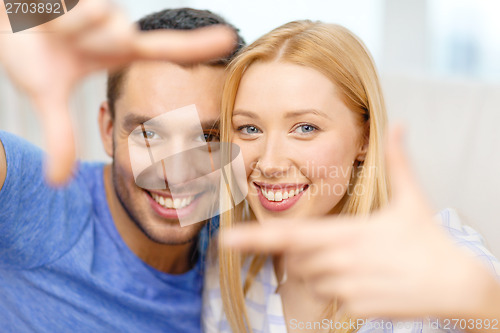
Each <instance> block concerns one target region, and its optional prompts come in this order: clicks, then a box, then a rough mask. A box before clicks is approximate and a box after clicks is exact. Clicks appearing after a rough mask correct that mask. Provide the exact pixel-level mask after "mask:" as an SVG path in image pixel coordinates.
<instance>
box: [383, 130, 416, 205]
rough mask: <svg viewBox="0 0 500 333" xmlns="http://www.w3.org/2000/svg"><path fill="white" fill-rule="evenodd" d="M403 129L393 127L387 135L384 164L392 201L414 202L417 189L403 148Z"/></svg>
mask: <svg viewBox="0 0 500 333" xmlns="http://www.w3.org/2000/svg"><path fill="white" fill-rule="evenodd" d="M403 136H404V128H403V126H402V125H401V124H398V125H395V126H394V127H393V128H392V129H391V130H390V131H389V133H388V135H387V142H386V151H385V157H386V163H387V168H388V172H389V177H390V181H391V186H392V196H393V200H394V201H400V200H403V199H409V200H415V199H416V198H417V197H419V195H420V193H419V189H418V185H417V182H416V180H415V176H414V174H413V171H412V169H411V166H410V162H409V160H408V157H407V156H406V153H405V150H404V147H403Z"/></svg>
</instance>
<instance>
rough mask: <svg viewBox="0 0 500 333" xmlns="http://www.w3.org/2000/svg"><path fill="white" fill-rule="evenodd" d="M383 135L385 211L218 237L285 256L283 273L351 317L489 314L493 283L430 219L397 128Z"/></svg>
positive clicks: (237, 245) (255, 227)
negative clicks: (389, 189)
mask: <svg viewBox="0 0 500 333" xmlns="http://www.w3.org/2000/svg"><path fill="white" fill-rule="evenodd" d="M391 134H392V135H391V137H390V139H389V142H388V146H387V151H386V156H387V163H388V167H389V172H390V176H391V180H392V185H393V199H392V201H391V203H390V205H389V206H388V207H386V208H385V209H383V210H381V211H379V212H377V213H374V214H373V215H371V216H369V217H366V218H360V217H337V218H335V217H331V218H326V219H323V220H317V221H310V220H309V221H296V222H295V223H293V222H290V221H281V222H278V221H272V223H271V222H269V223H265V226H264V227H261V226H258V225H255V224H254V225H253V226H246V227H240V228H235V229H234V230H233V231H230V232H227V233H226V234H224V235H223V239H224V240H225V242H226V244H227V245H229V246H231V247H233V248H236V249H241V250H244V251H252V252H265V253H282V254H285V256H286V265H287V269H288V273H289V274H290V275H292V274H294V275H295V276H298V277H300V278H302V279H303V280H304V281H305V282H306V284H307V285H308V286H310V288H311V290H312V291H314V292H315V293H317V294H318V295H319V296H323V297H326V298H327V299H328V298H329V299H331V298H333V297H335V296H338V297H339V298H340V299H341V300H342V301H343V302H344V304H346V306H347V308H348V311H350V313H351V314H354V315H356V316H360V317H372V316H391V317H393V318H394V317H420V316H427V315H432V316H441V317H448V318H457V316H463V317H464V318H466V317H467V316H469V317H474V316H479V317H481V316H483V318H484V316H486V315H487V314H489V315H491V316H495V314H494V312H492V311H494V310H493V309H492V308H491V306H490V307H489V308H488V306H486V307H485V306H484V305H485V304H488V303H487V302H488V301H487V299H486V298H488V297H491V294H488V293H489V292H490V290H494V288H495V287H494V286H496V289H497V290H498V289H500V286H498V284H496V281H494V279H493V276H492V275H491V274H490V272H488V271H487V269H486V268H485V267H483V265H482V264H481V263H479V262H477V261H476V260H475V259H473V258H471V256H469V255H468V254H467V253H465V252H462V250H460V249H459V248H457V247H456V246H455V245H454V244H453V243H452V241H451V239H450V238H449V236H448V235H447V234H446V233H445V231H444V230H443V229H442V228H441V227H440V226H439V225H438V224H437V222H436V221H434V219H433V213H432V209H431V208H430V205H429V204H428V203H427V202H426V200H425V198H424V196H423V195H422V194H421V191H420V190H419V188H418V186H417V184H416V182H415V181H414V177H413V175H412V173H411V171H410V166H409V164H408V161H407V159H406V158H405V155H404V152H403V148H402V146H401V143H400V141H401V140H400V137H401V129H399V130H396V131H394V132H392V133H391ZM497 294H498V292H497ZM498 302H500V299H499V300H498ZM489 304H490V305H491V304H492V303H491V302H490V303H489ZM499 309H500V307H499ZM483 311H489V312H483ZM496 315H498V314H496ZM491 318H492V317H490V319H491ZM493 318H495V317H493Z"/></svg>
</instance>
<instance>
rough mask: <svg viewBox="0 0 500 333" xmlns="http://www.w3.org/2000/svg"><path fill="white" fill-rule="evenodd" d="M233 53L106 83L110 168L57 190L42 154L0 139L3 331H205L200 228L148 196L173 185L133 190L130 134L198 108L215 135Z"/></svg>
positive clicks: (194, 14) (136, 71) (192, 20)
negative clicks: (44, 169) (175, 112)
mask: <svg viewBox="0 0 500 333" xmlns="http://www.w3.org/2000/svg"><path fill="white" fill-rule="evenodd" d="M74 10H76V9H74ZM213 24H224V25H226V26H227V25H228V24H227V23H226V22H225V21H224V20H223V19H222V18H220V17H219V16H217V15H214V14H212V13H210V12H208V11H197V10H192V9H176V10H165V11H162V12H159V13H156V14H153V15H150V16H148V17H145V18H144V19H142V20H141V21H140V22H139V25H140V27H141V29H142V30H151V29H153V30H158V29H194V28H199V27H204V26H207V25H213ZM231 28H232V27H231ZM232 29H233V30H234V31H236V30H235V29H234V28H232ZM242 43H243V41H242V39H241V38H239V43H238V47H237V48H235V49H234V50H233V55H234V53H235V52H236V51H237V49H238V48H239V47H240V46H241V45H242ZM231 57H232V55H231V56H229V57H226V58H224V59H221V60H219V61H216V62H211V63H205V64H199V65H191V66H180V65H175V64H172V63H166V62H151V63H145V62H138V63H134V64H132V65H130V66H129V67H128V68H126V69H123V70H121V71H119V72H118V73H115V74H113V75H111V77H110V79H109V87H108V98H109V99H108V101H107V102H106V103H103V104H102V106H101V109H100V113H99V125H100V130H101V136H102V140H103V144H104V148H105V150H106V152H107V153H108V154H109V155H110V156H111V157H112V158H113V162H112V165H107V166H103V165H102V164H89V163H82V164H80V165H79V166H78V168H77V171H76V174H75V176H74V180H73V181H71V182H70V183H69V184H68V185H67V186H66V187H64V188H61V189H54V188H51V187H49V186H47V184H46V183H45V181H44V177H43V172H42V158H43V157H42V153H41V151H39V150H38V149H36V148H34V147H32V146H31V145H29V144H27V143H26V142H25V141H23V140H21V139H19V138H17V137H15V136H13V135H10V134H8V133H5V132H0V141H1V142H2V145H0V147H1V148H0V185H1V184H3V187H2V188H1V191H0V206H1V207H2V210H1V211H0V251H1V252H0V253H1V254H0V289H1V292H0V294H1V295H2V296H1V297H0V324H1V326H2V330H5V331H9V332H27V331H38V332H69V331H76V332H91V331H94V332H197V331H200V308H201V288H202V267H201V255H200V253H199V252H198V247H197V244H198V241H199V239H198V238H199V234H200V230H201V229H202V228H203V225H204V224H202V223H197V224H192V225H189V226H186V227H180V225H179V221H177V220H176V219H173V218H167V217H165V216H164V215H162V213H161V208H160V209H159V208H158V204H157V203H156V202H155V200H153V196H164V197H168V196H169V192H168V190H167V189H162V190H154V191H153V190H151V191H146V190H144V189H142V188H139V187H138V186H137V185H136V184H135V180H134V175H133V172H132V169H131V162H130V156H129V149H128V136H129V135H130V133H131V131H132V130H133V129H134V128H136V127H137V126H140V125H141V124H143V123H144V122H145V121H147V120H148V119H151V118H155V117H157V116H159V115H161V114H165V113H166V112H169V111H170V110H174V109H179V108H181V107H184V106H186V105H192V104H194V105H195V106H196V109H197V110H198V114H199V118H200V121H201V123H202V124H203V126H204V128H203V129H204V130H206V137H205V138H204V139H205V140H206V141H208V140H209V139H211V136H212V135H213V132H212V131H213V130H214V128H215V126H216V122H217V119H218V117H219V109H218V105H219V98H220V90H221V87H222V80H223V77H224V65H225V64H226V63H227V62H228V61H229V60H230V58H231ZM159 58H161V57H159ZM52 129H54V128H52ZM52 134H53V133H52ZM63 134H66V133H63ZM63 137H64V136H63ZM205 231H206V230H205Z"/></svg>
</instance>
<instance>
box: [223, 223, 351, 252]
mask: <svg viewBox="0 0 500 333" xmlns="http://www.w3.org/2000/svg"><path fill="white" fill-rule="evenodd" d="M335 220H338V221H335ZM356 221H357V220H356V219H349V220H345V219H344V218H339V217H329V218H326V219H322V220H319V221H307V223H300V224H276V223H275V224H266V225H265V226H262V225H259V224H257V223H253V224H252V225H244V226H243V225H242V226H236V227H234V228H233V229H231V230H228V231H225V232H223V236H222V237H221V240H222V242H223V244H224V245H226V246H228V247H231V248H234V249H238V250H241V251H247V252H258V253H283V252H289V253H300V252H309V251H311V250H314V249H317V248H320V247H323V246H335V245H341V244H344V243H345V242H349V241H350V240H351V239H352V237H353V236H355V235H356V234H357V233H358V231H359V227H360V226H359V225H358V223H356Z"/></svg>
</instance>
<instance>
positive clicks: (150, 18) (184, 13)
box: [107, 8, 245, 118]
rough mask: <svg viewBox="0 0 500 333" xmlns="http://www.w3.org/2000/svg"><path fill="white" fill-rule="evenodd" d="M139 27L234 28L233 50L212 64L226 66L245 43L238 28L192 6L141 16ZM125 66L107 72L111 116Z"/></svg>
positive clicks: (113, 113)
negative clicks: (214, 26)
mask: <svg viewBox="0 0 500 333" xmlns="http://www.w3.org/2000/svg"><path fill="white" fill-rule="evenodd" d="M137 23H138V25H139V29H140V30H142V31H147V30H161V29H176V30H191V29H196V28H202V27H206V26H209V25H213V24H223V25H225V26H228V27H230V28H231V29H233V30H234V32H235V34H236V36H237V44H236V46H235V48H234V50H233V52H232V53H231V54H230V55H228V56H227V57H225V58H222V59H218V60H217V61H213V62H210V63H209V64H210V65H214V66H226V65H228V64H229V62H230V61H231V60H232V59H233V58H234V57H235V55H236V53H238V51H239V50H240V49H241V48H242V47H243V46H244V45H245V41H244V40H243V38H242V37H241V36H240V34H239V30H238V29H236V28H235V27H234V26H233V25H231V24H229V23H228V22H227V21H226V20H224V19H223V18H222V17H220V16H219V15H217V14H214V13H212V12H210V11H208V10H198V9H193V8H176V9H165V10H162V11H159V12H157V13H153V14H150V15H147V16H145V17H143V18H141V19H140V20H139V21H138V22H137ZM126 72H127V68H126V67H125V68H122V69H120V70H118V71H115V72H112V73H111V72H110V73H108V85H107V98H108V104H109V110H110V112H111V117H113V118H114V115H115V102H116V100H117V99H118V98H119V97H120V93H121V86H122V83H123V80H124V78H125V75H126Z"/></svg>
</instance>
